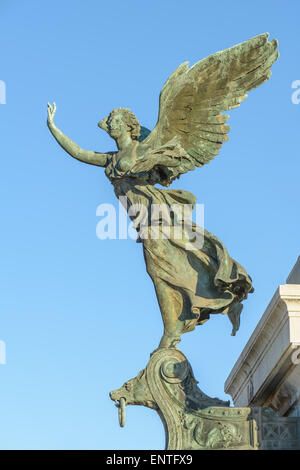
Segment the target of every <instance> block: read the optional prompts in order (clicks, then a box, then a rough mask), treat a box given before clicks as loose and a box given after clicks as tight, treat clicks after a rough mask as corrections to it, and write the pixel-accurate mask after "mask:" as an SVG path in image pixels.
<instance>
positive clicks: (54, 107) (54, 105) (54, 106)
mask: <svg viewBox="0 0 300 470" xmlns="http://www.w3.org/2000/svg"><path fill="white" fill-rule="evenodd" d="M55 111H56V104H55V103H53V112H54V113H55Z"/></svg>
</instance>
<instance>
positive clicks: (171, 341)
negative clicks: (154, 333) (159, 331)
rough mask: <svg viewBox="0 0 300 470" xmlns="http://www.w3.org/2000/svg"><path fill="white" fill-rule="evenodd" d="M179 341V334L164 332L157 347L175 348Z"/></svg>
mask: <svg viewBox="0 0 300 470" xmlns="http://www.w3.org/2000/svg"><path fill="white" fill-rule="evenodd" d="M179 342H180V336H175V335H168V334H164V335H163V337H162V339H161V340H160V343H159V346H158V348H157V349H162V348H176V346H177V344H178V343H179Z"/></svg>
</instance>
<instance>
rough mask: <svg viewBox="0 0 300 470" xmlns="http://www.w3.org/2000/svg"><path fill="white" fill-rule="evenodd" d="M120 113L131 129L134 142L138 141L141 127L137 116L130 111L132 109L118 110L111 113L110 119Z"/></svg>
mask: <svg viewBox="0 0 300 470" xmlns="http://www.w3.org/2000/svg"><path fill="white" fill-rule="evenodd" d="M119 113H121V114H122V117H123V119H124V121H125V123H126V124H127V126H128V127H129V130H130V133H131V138H132V140H138V139H139V137H140V132H141V126H140V124H139V121H138V119H137V117H136V115H135V114H134V113H133V112H132V111H130V109H126V108H116V109H113V110H112V111H111V113H110V115H109V117H112V116H113V115H114V114H119Z"/></svg>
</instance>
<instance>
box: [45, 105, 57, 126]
mask: <svg viewBox="0 0 300 470" xmlns="http://www.w3.org/2000/svg"><path fill="white" fill-rule="evenodd" d="M55 112H56V104H55V103H53V106H51V104H50V103H48V121H47V122H48V126H51V125H53V124H54V116H55Z"/></svg>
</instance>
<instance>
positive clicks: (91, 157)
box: [47, 103, 108, 167]
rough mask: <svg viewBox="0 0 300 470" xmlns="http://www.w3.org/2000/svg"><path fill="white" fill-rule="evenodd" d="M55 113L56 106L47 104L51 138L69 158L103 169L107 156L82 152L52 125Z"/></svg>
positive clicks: (87, 151) (86, 151) (88, 151)
mask: <svg viewBox="0 0 300 470" xmlns="http://www.w3.org/2000/svg"><path fill="white" fill-rule="evenodd" d="M55 111H56V105H55V103H53V107H52V106H51V105H50V104H49V103H48V120H47V125H48V127H49V130H50V132H51V133H52V135H53V137H54V138H55V139H56V140H57V142H58V143H59V145H60V146H61V147H62V148H63V149H64V150H65V151H66V152H67V153H68V154H69V155H71V157H73V158H76V159H77V160H79V161H81V162H84V163H89V164H90V165H96V166H103V167H105V166H106V165H107V163H108V155H107V154H106V153H98V152H93V151H90V150H83V149H82V148H81V147H79V145H77V144H75V142H73V141H72V140H71V139H69V137H67V136H66V135H65V134H63V133H62V132H61V130H59V129H58V127H56V125H55V124H54V116H55Z"/></svg>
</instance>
